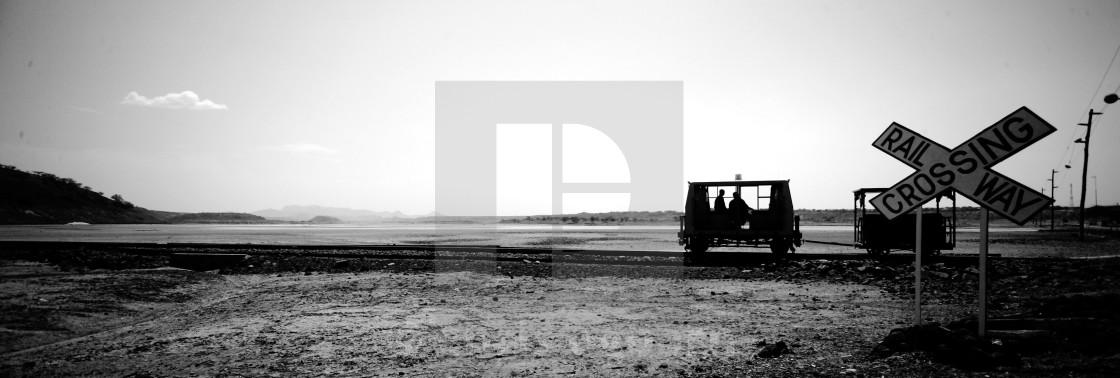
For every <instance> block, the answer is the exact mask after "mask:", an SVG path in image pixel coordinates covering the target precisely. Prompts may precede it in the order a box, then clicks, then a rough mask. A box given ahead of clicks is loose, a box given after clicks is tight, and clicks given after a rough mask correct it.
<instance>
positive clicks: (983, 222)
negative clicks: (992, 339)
mask: <svg viewBox="0 0 1120 378" xmlns="http://www.w3.org/2000/svg"><path fill="white" fill-rule="evenodd" d="M979 302H980V316H979V321H980V322H979V337H980V338H981V339H983V338H984V337H985V336H986V335H987V331H986V328H985V324H986V323H987V321H988V209H981V210H980V299H979Z"/></svg>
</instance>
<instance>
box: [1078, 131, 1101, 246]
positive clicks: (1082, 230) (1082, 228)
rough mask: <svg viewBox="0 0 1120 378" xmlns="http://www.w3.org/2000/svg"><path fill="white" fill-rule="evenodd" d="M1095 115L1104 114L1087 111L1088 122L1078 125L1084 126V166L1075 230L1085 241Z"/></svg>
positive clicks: (1082, 167) (1082, 166) (1082, 168)
mask: <svg viewBox="0 0 1120 378" xmlns="http://www.w3.org/2000/svg"><path fill="white" fill-rule="evenodd" d="M1096 114H1104V113H1099V112H1094V111H1093V109H1089V122H1086V123H1079V124H1078V125H1081V126H1085V164H1082V165H1081V211H1080V213H1081V223H1080V226H1078V229H1077V235H1078V238H1080V239H1081V240H1085V186H1086V185H1085V184H1087V183H1088V180H1089V135H1090V133H1092V132H1093V116H1094V115H1096Z"/></svg>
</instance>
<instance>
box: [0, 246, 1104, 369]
mask: <svg viewBox="0 0 1120 378" xmlns="http://www.w3.org/2000/svg"><path fill="white" fill-rule="evenodd" d="M1001 240H1010V241H1006V242H999V243H998V244H997V245H1001V246H1002V247H1001V248H1008V249H1016V250H1018V251H1020V252H1021V253H1024V254H1045V251H1046V250H1047V249H1048V248H1050V246H1052V245H1068V244H1069V243H1071V241H1070V240H1068V235H1058V234H1055V235H1042V236H1039V235H1038V234H1030V236H1029V237H1026V238H1020V239H1001ZM1083 243H1084V244H1081V245H1080V246H1079V247H1077V248H1074V250H1076V251H1081V252H1082V253H1089V254H1090V255H1092V256H1103V255H1107V254H1108V253H1109V252H1110V251H1111V252H1112V254H1120V250H1116V249H1114V248H1115V243H1116V242H1115V239H1113V238H1106V237H1102V238H1098V239H1093V240H1090V241H1087V242H1083ZM1084 251H1089V252H1084ZM1059 252H1060V251H1059ZM1118 260H1120V259H1115V258H1093V259H1063V260H1050V259H1025V260H1003V261H995V262H993V264H992V266H991V272H992V277H991V278H990V287H991V288H992V292H991V294H990V303H991V305H990V311H992V315H994V316H1021V315H1023V314H1027V315H1031V316H1052V317H1095V318H1101V319H1104V320H1105V321H1106V322H1105V323H1104V325H1105V327H1106V328H1104V329H1103V330H1101V331H1100V333H1094V335H1096V338H1097V339H1100V340H1115V339H1117V338H1118V337H1120V336H1118V335H1120V333H1117V329H1120V327H1118V326H1117V324H1116V321H1115V320H1116V317H1117V314H1120V303H1118V302H1120V301H1116V300H1115V299H1116V298H1117V295H1120V290H1117V289H1116V287H1117V285H1118V284H1120V261H1118ZM166 265H167V260H166V259H165V258H160V257H145V258H136V257H131V256H125V255H114V254H112V253H102V252H98V251H89V250H84V251H64V252H60V253H58V254H55V255H52V256H51V257H50V258H32V257H28V256H23V257H22V258H20V259H4V260H0V308H2V309H3V311H2V312H0V314H2V315H0V353H2V356H0V376H15V377H18V376H27V377H31V376H36V377H37V376H157V377H163V376H249V377H257V376H262V377H263V376H307V375H341V376H390V375H392V376H439V377H444V376H561V377H566V376H782V377H800V376H866V377H872V376H873V377H879V376H1002V375H1012V376H1116V373H1117V372H1120V348H1118V347H1117V345H1115V343H1114V342H1099V341H1100V340H1098V342H1092V340H1088V341H1086V340H1076V339H1069V338H1067V339H1064V341H1061V344H1059V345H1060V346H1061V347H1060V348H1057V350H1054V351H1042V352H1038V353H1035V354H1031V355H1024V356H1023V361H1024V364H1023V365H1022V366H1018V367H1010V368H996V369H993V370H985V371H970V370H962V369H959V368H956V367H953V366H950V365H946V364H942V363H935V362H931V360H930V359H929V358H928V356H926V355H924V354H922V353H920V352H918V353H900V354H895V355H892V356H889V357H885V358H884V357H876V356H874V355H873V354H872V353H871V351H872V348H873V347H874V346H875V345H876V344H877V343H879V342H880V341H882V340H883V338H884V336H887V334H888V333H889V332H890V330H891V329H892V328H897V327H905V326H907V325H909V324H911V323H912V312H911V311H912V305H913V303H912V302H911V301H912V298H913V296H912V290H913V286H912V281H911V277H912V272H911V271H910V268H909V266H907V265H906V264H905V263H896V264H894V265H890V264H886V263H881V262H875V261H871V260H866V261H865V260H855V261H824V260H804V261H797V262H785V263H773V264H763V265H760V266H743V267H727V268H702V267H684V266H669V267H652V266H626V267H621V266H583V265H579V264H564V265H557V266H549V265H548V264H535V263H533V262H531V261H525V262H515V263H508V264H507V263H496V262H455V263H447V262H443V263H437V264H435V265H433V263H431V262H417V261H409V260H398V261H395V262H394V261H385V260H365V259H363V260H361V261H359V260H354V261H349V262H346V263H345V264H340V262H339V261H336V260H333V259H327V260H323V261H319V260H316V259H310V258H299V257H290V258H289V257H279V258H250V259H247V260H246V261H243V262H242V263H241V264H240V265H239V266H236V267H231V268H229V269H223V270H221V271H212V272H193V271H187V270H181V269H175V268H167V267H166ZM972 269H973V268H972V267H971V266H969V265H967V264H966V265H960V266H952V265H945V264H932V265H930V266H928V267H927V268H926V270H925V273H924V275H923V276H924V278H923V282H924V285H923V286H924V290H925V294H924V295H925V296H926V297H925V298H926V299H925V301H924V303H923V306H924V307H925V311H927V314H928V315H927V316H929V318H927V320H928V321H938V322H948V321H951V320H954V319H958V318H960V317H967V316H970V315H975V286H976V282H977V281H976V276H975V274H973V273H972ZM779 341H781V342H784V343H785V344H786V345H788V346H789V349H790V351H791V352H792V353H788V354H783V355H781V356H779V357H777V358H761V357H758V356H756V353H757V352H759V351H760V350H762V349H764V348H766V347H768V346H773V345H775V343H777V342H779Z"/></svg>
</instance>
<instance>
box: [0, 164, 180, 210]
mask: <svg viewBox="0 0 1120 378" xmlns="http://www.w3.org/2000/svg"><path fill="white" fill-rule="evenodd" d="M0 188H2V189H0V193H2V194H0V224H66V223H70V222H86V223H95V224H96V223H163V222H162V221H160V219H158V218H157V217H156V216H154V215H153V214H152V213H151V212H149V211H148V210H146V209H144V208H140V207H136V206H135V205H133V204H131V203H129V202H128V201H125V200H124V198H123V197H121V196H120V195H113V196H112V197H111V198H107V197H105V196H104V195H103V194H102V193H99V192H95V191H93V189H91V188H90V187H88V186H85V185H82V184H81V183H79V182H77V181H74V180H73V179H69V178H63V177H58V176H55V175H52V174H50V173H46V172H24V171H21V170H19V169H16V167H13V166H10V165H0Z"/></svg>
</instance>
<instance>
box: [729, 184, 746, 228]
mask: <svg viewBox="0 0 1120 378" xmlns="http://www.w3.org/2000/svg"><path fill="white" fill-rule="evenodd" d="M731 197H733V198H732V199H731V208H730V210H731V221H732V222H734V226H733V227H734V228H739V227H742V226H743V225H744V224H746V223H747V221H748V220H750V219H751V207H750V206H748V205H747V201H743V199H742V198H740V197H739V192H733V193H731Z"/></svg>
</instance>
